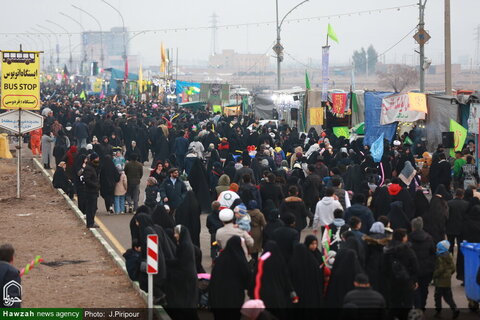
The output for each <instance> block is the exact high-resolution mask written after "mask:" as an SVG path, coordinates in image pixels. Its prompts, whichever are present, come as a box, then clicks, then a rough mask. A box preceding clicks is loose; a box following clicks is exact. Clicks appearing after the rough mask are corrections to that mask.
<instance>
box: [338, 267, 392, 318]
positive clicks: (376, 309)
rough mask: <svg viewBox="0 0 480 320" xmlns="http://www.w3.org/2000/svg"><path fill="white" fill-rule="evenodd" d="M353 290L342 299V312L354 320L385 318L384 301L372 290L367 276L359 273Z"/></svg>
mask: <svg viewBox="0 0 480 320" xmlns="http://www.w3.org/2000/svg"><path fill="white" fill-rule="evenodd" d="M353 285H354V286H355V289H353V290H351V291H349V292H348V293H347V294H346V295H345V298H344V299H343V308H344V312H345V313H347V314H351V315H352V316H351V317H348V318H352V319H353V318H354V319H383V318H384V316H385V314H384V313H385V307H386V304H385V299H384V298H383V296H382V295H381V294H380V293H379V292H378V291H375V290H373V289H372V287H371V286H370V282H369V280H368V276H367V275H366V274H364V273H359V274H357V275H356V276H355V281H354V282H353Z"/></svg>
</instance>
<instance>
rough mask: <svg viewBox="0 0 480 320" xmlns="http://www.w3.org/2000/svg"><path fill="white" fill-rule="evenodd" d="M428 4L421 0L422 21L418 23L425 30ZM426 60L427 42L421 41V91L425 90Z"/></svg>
mask: <svg viewBox="0 0 480 320" xmlns="http://www.w3.org/2000/svg"><path fill="white" fill-rule="evenodd" d="M426 4H427V0H423V2H422V0H419V2H418V8H419V15H420V19H419V20H420V21H419V23H418V30H423V29H424V27H425V20H424V18H425V5H426ZM424 61H425V44H424V43H423V42H421V43H420V92H425V68H424V66H423V64H424Z"/></svg>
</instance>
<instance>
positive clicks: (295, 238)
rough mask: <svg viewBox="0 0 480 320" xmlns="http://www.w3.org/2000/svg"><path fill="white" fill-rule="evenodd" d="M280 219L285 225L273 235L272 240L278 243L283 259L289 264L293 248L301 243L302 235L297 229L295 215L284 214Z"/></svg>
mask: <svg viewBox="0 0 480 320" xmlns="http://www.w3.org/2000/svg"><path fill="white" fill-rule="evenodd" d="M280 219H281V220H282V221H283V223H284V224H285V225H284V226H283V227H280V228H278V229H277V230H275V231H274V232H273V233H272V238H271V240H273V241H275V242H276V243H277V245H278V247H279V248H280V251H281V252H282V254H283V258H284V259H285V261H286V262H287V263H288V262H289V261H290V258H291V257H292V254H293V247H294V246H295V244H297V243H298V242H299V241H300V233H298V231H297V230H296V229H295V216H294V215H293V214H290V213H289V214H284V215H283V216H282V217H281V218H280Z"/></svg>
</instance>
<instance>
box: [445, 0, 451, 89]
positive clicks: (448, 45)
mask: <svg viewBox="0 0 480 320" xmlns="http://www.w3.org/2000/svg"><path fill="white" fill-rule="evenodd" d="M444 1H445V94H446V95H451V94H452V41H451V32H450V0H444Z"/></svg>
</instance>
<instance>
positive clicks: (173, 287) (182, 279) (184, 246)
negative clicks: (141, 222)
mask: <svg viewBox="0 0 480 320" xmlns="http://www.w3.org/2000/svg"><path fill="white" fill-rule="evenodd" d="M174 236H175V239H176V241H177V249H176V251H175V258H174V259H167V260H166V265H167V285H166V290H165V291H166V295H167V307H166V310H167V312H168V314H169V315H170V316H171V317H172V319H198V316H197V312H196V308H197V302H198V286H197V281H198V280H197V270H196V267H195V266H196V263H195V248H194V245H193V243H192V239H191V238H190V232H188V229H187V228H186V227H185V226H182V225H177V226H176V227H175V229H174Z"/></svg>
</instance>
